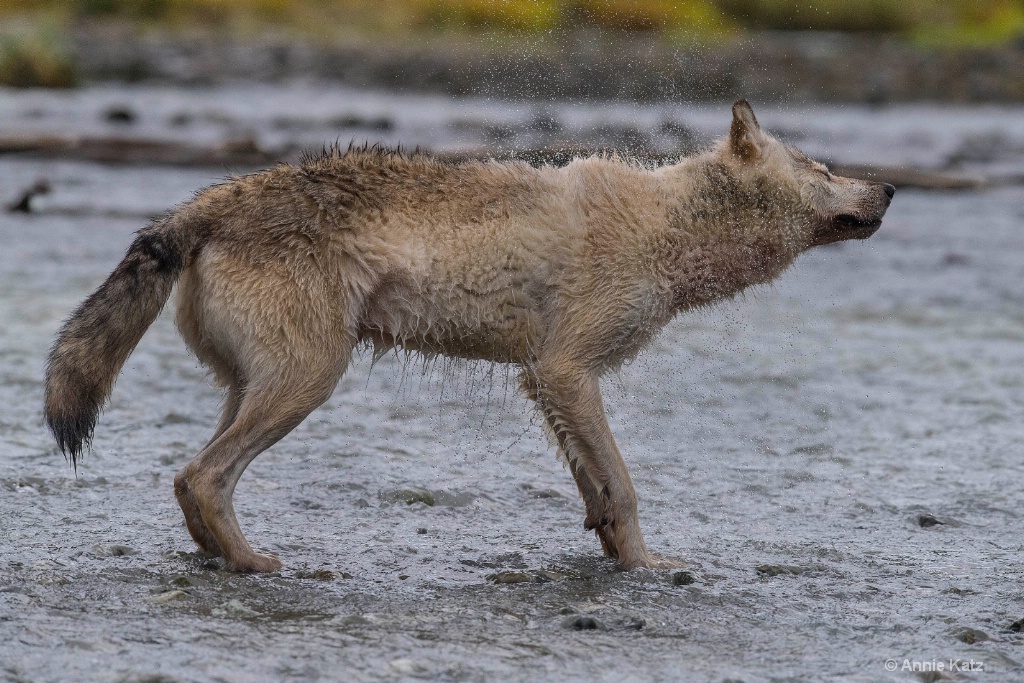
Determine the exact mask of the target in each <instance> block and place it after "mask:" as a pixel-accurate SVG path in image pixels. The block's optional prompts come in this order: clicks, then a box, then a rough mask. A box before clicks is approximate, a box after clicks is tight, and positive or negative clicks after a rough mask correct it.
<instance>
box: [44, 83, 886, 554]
mask: <svg viewBox="0 0 1024 683" xmlns="http://www.w3.org/2000/svg"><path fill="white" fill-rule="evenodd" d="M892 193H893V189H892V187H891V186H888V185H882V184H880V183H870V182H864V181H859V180H851V179H846V178H837V177H834V176H832V175H831V174H829V172H828V170H827V169H826V168H825V167H824V166H821V165H820V164H817V163H815V162H813V161H811V160H810V159H808V158H807V157H806V156H804V155H803V154H801V153H800V152H799V151H797V150H795V149H792V148H790V147H787V146H785V145H783V144H782V143H780V142H778V141H777V140H775V139H774V138H772V137H771V136H769V135H768V134H767V133H765V132H763V131H762V130H761V128H760V126H759V125H758V123H757V120H756V119H755V117H754V113H753V111H752V110H751V109H750V107H749V105H747V103H746V102H744V101H740V102H737V103H736V104H735V105H734V106H733V121H732V126H731V129H730V132H729V135H728V136H727V137H726V138H724V139H723V140H722V141H720V142H719V143H718V144H717V145H716V146H714V147H713V148H712V149H709V150H708V151H706V152H704V153H702V154H699V155H697V156H694V157H689V158H684V159H682V160H680V161H679V163H677V164H675V165H671V166H663V167H660V168H653V169H652V168H643V167H641V166H638V165H634V164H629V163H626V162H624V161H622V160H620V159H618V158H615V157H591V158H588V159H577V160H574V161H573V162H572V163H570V164H569V165H567V166H566V167H564V168H553V167H541V168H532V167H530V166H528V165H526V164H523V163H498V162H494V161H474V162H468V163H458V164H453V163H442V162H440V161H437V160H435V159H432V158H431V157H429V156H426V155H421V154H411V155H405V154H401V153H393V152H388V151H383V150H379V149H350V150H348V151H331V152H328V153H325V154H323V155H322V156H319V157H317V158H311V159H308V160H305V161H304V162H303V163H302V164H301V165H300V166H298V167H293V166H288V165H282V166H279V167H277V168H275V169H272V170H269V171H265V172H262V173H257V174H254V175H250V176H245V177H242V178H238V179H235V180H232V181H230V182H227V183H225V184H222V185H217V186H214V187H210V188H208V189H206V190H203V191H202V192H200V193H199V194H198V195H197V196H196V197H195V198H194V199H193V200H192V201H190V202H188V203H186V204H184V205H182V206H180V207H178V208H177V209H175V210H174V211H173V212H172V213H171V214H170V215H168V216H167V217H165V218H163V219H161V220H158V221H156V222H155V223H154V224H153V225H151V226H149V227H147V228H145V229H143V230H141V231H140V232H139V233H138V236H137V238H136V239H135V241H134V242H133V243H132V245H131V247H130V248H129V249H128V253H127V255H126V256H125V258H124V260H123V261H121V263H120V264H119V265H118V266H117V268H116V269H115V270H114V272H113V273H112V274H111V275H110V277H109V278H107V280H106V282H104V283H103V284H102V285H101V286H100V288H99V289H98V290H96V292H95V293H93V294H92V295H91V296H89V298H88V299H86V300H85V302H84V303H83V304H82V305H81V306H80V307H79V308H78V310H77V311H75V313H74V314H73V315H72V316H71V318H70V319H69V320H68V321H67V323H65V325H64V327H63V328H62V329H61V331H60V333H59V335H58V337H57V340H56V343H55V345H54V347H53V349H52V351H51V354H50V358H49V364H48V369H47V377H46V399H45V401H46V406H45V410H46V420H47V423H48V425H49V427H50V429H51V431H52V432H53V434H54V436H55V438H56V440H57V444H58V446H59V447H60V449H61V451H63V452H64V453H65V454H67V455H70V457H71V460H72V463H77V461H78V459H79V458H80V457H81V455H82V453H83V450H84V449H85V448H87V447H88V445H89V443H90V441H91V438H92V433H93V428H94V426H95V422H96V419H97V416H98V413H99V411H100V409H101V407H102V405H103V403H104V402H105V401H106V399H107V397H108V396H109V395H110V392H111V389H112V387H113V383H114V380H115V378H116V376H117V374H118V372H119V371H120V369H121V367H122V365H123V364H124V362H125V360H126V359H127V358H128V356H129V354H130V353H131V352H132V350H133V349H134V348H135V346H136V344H137V343H138V341H139V339H140V338H141V337H142V335H143V333H144V332H145V331H146V329H147V328H148V327H149V325H150V324H151V323H152V322H153V320H154V319H155V318H156V316H157V315H158V314H159V312H160V310H161V309H162V308H163V306H164V304H165V303H166V301H167V300H168V297H169V296H170V294H171V289H172V287H173V286H174V284H175V283H177V285H178V296H177V309H178V310H177V324H178V327H179V329H180V331H181V334H182V336H183V337H184V339H185V341H186V343H187V344H188V346H189V348H190V349H191V350H192V351H193V352H194V353H195V354H196V356H198V358H199V360H200V361H202V362H203V363H204V364H206V365H207V366H208V367H209V368H210V369H211V370H212V372H213V374H214V376H215V378H216V380H217V381H218V382H219V383H220V384H222V385H223V386H224V387H225V389H226V393H227V396H226V400H225V404H224V409H223V415H222V416H221V419H220V423H219V424H218V426H217V428H216V431H215V433H214V435H213V437H212V438H211V439H210V441H209V443H208V444H207V445H206V446H205V447H204V448H203V449H202V451H200V453H199V454H198V455H197V456H196V458H195V459H194V460H192V461H191V462H190V463H189V464H188V465H187V466H186V467H185V468H184V469H182V470H181V472H179V473H178V475H177V476H176V477H175V480H174V492H175V495H176V496H177V499H178V503H179V504H180V505H181V509H182V511H183V512H184V514H185V521H186V523H187V526H188V530H189V532H190V533H191V535H192V538H193V539H195V542H196V543H197V544H198V545H199V546H200V548H202V549H203V550H205V551H207V552H209V553H213V554H215V555H221V556H223V557H224V560H225V562H226V566H227V567H228V568H229V569H232V570H236V571H268V570H274V569H277V568H279V567H280V566H281V563H280V561H279V560H278V559H277V558H276V557H272V556H267V555H260V554H257V553H255V552H254V551H253V549H252V548H251V547H250V546H249V543H248V542H247V541H246V539H245V537H244V536H243V535H242V531H241V529H240V528H239V525H238V521H237V520H236V518H235V513H234V510H233V507H232V494H233V491H234V488H235V484H236V483H237V481H238V479H239V477H240V476H241V475H242V472H243V471H244V470H245V468H246V466H247V465H248V464H249V463H250V462H251V461H252V460H253V458H255V457H256V456H257V455H259V453H260V452H262V451H263V450H265V449H266V448H268V447H269V446H271V445H272V444H273V443H275V442H276V441H277V440H279V439H280V438H281V437H283V436H284V435H285V434H287V433H288V432H289V431H290V430H291V429H292V428H294V427H295V426H296V425H298V424H299V423H300V422H301V421H302V420H303V419H304V418H305V417H306V416H307V415H308V414H309V413H310V412H311V411H312V410H313V409H314V408H316V407H317V406H319V405H320V404H321V403H323V401H325V400H326V399H327V398H328V397H329V396H330V394H331V392H332V391H333V389H334V387H335V385H336V384H337V382H338V380H339V378H340V377H341V375H342V373H343V372H344V371H345V369H346V368H347V367H348V365H349V362H350V360H351V357H352V353H353V349H354V348H355V347H356V346H357V345H359V344H360V343H361V342H363V343H367V344H369V345H372V347H373V349H374V353H376V354H380V353H383V352H386V351H387V350H388V349H392V348H395V347H400V348H403V349H406V350H413V351H419V352H422V353H424V354H427V355H435V354H441V355H447V356H454V357H460V358H468V359H484V360H489V361H494V362H499V363H510V364H513V365H515V366H517V367H518V368H519V369H520V373H519V381H520V384H521V386H522V388H523V390H524V391H525V393H526V394H527V395H528V396H529V397H530V398H531V399H532V400H533V401H535V402H536V405H537V406H538V408H539V410H540V412H541V413H542V414H543V416H544V420H545V422H546V425H547V427H548V428H549V429H550V431H551V433H553V434H554V436H555V438H556V440H557V443H558V447H559V450H560V453H561V454H562V455H563V456H564V458H565V461H566V463H567V464H568V469H569V471H570V472H571V474H572V476H573V478H574V479H575V481H576V485H577V487H578V488H579V492H580V495H581V497H582V498H583V503H584V506H585V510H586V516H585V519H584V526H585V527H586V528H587V529H593V530H594V531H595V532H596V533H597V536H598V538H599V539H600V542H601V545H602V546H603V548H604V552H605V553H606V554H607V555H609V556H611V557H614V558H617V559H618V561H619V563H620V565H621V566H622V567H623V568H627V569H628V568H633V567H659V566H671V564H672V563H671V562H670V561H665V560H659V559H656V558H655V557H654V556H652V555H651V553H650V552H649V551H648V549H647V546H646V545H645V543H644V538H643V535H642V534H641V532H640V526H639V522H638V518H637V499H636V493H635V491H634V489H633V484H632V482H631V481H630V477H629V473H628V471H627V469H626V463H625V461H624V460H623V458H622V456H621V455H620V453H619V450H618V447H617V446H616V444H615V441H614V439H613V438H612V434H611V431H610V430H609V427H608V423H607V421H606V419H605V412H604V407H603V405H602V402H601V394H600V390H599V384H598V380H599V378H600V376H601V374H602V373H603V372H605V371H606V370H608V369H609V368H614V367H615V366H617V365H618V364H620V363H622V361H623V360H625V359H627V358H629V357H630V356H632V355H634V354H636V353H637V352H638V351H639V350H640V349H642V348H643V347H644V346H645V345H646V344H647V343H648V342H649V341H650V340H651V338H652V336H653V335H654V334H655V333H656V332H658V330H660V329H661V328H662V327H663V326H664V325H665V324H666V323H667V322H668V321H669V320H671V318H672V317H673V316H674V315H675V314H677V313H679V312H681V311H685V310H687V309H692V308H696V307H700V306H705V305H708V304H711V303H713V302H715V301H718V300H721V299H725V298H728V297H731V296H733V295H735V294H737V293H738V292H740V291H742V290H744V289H746V288H747V287H750V286H752V285H757V284H759V283H764V282H768V281H770V280H772V279H773V278H775V277H777V276H778V275H779V274H780V273H781V272H782V271H783V270H784V269H785V268H786V267H787V266H789V265H790V264H791V263H792V262H793V260H794V259H795V258H796V257H797V255H799V254H800V253H801V252H803V251H805V250H806V249H808V248H810V247H812V246H815V245H819V244H825V243H828V242H834V241H837V240H843V239H850V238H865V237H868V236H869V235H871V234H872V233H873V232H874V231H875V230H876V229H877V228H878V226H879V224H880V221H881V218H882V216H883V214H884V213H885V210H886V208H887V207H888V206H889V201H890V198H891V196H892Z"/></svg>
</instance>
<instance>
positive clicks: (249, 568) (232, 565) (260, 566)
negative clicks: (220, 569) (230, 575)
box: [224, 553, 284, 574]
mask: <svg viewBox="0 0 1024 683" xmlns="http://www.w3.org/2000/svg"><path fill="white" fill-rule="evenodd" d="M283 566H284V564H282V563H281V560H279V559H277V558H276V557H273V556H271V555H258V554H256V553H252V554H251V555H246V556H244V557H236V558H232V559H230V560H228V561H227V563H226V564H225V565H224V568H225V569H227V570H228V571H229V572H239V573H242V574H254V573H257V572H276V571H277V570H278V569H280V568H281V567H283Z"/></svg>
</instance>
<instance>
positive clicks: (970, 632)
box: [954, 628, 991, 645]
mask: <svg viewBox="0 0 1024 683" xmlns="http://www.w3.org/2000/svg"><path fill="white" fill-rule="evenodd" d="M954 635H955V636H956V639H957V640H959V641H960V642H961V643H967V644H968V645H974V644H975V643H982V642H984V641H986V640H991V638H989V637H988V634H987V633H985V632H984V631H979V630H978V629H976V628H962V629H960V630H958V631H957V632H956V633H955V634H954Z"/></svg>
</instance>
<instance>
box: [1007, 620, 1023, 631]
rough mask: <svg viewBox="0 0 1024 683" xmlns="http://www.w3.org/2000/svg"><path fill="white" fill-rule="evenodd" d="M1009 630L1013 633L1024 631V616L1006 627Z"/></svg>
mask: <svg viewBox="0 0 1024 683" xmlns="http://www.w3.org/2000/svg"><path fill="white" fill-rule="evenodd" d="M1006 630H1007V631H1010V632H1011V633H1024V618H1022V619H1018V620H1017V621H1015V622H1013V623H1012V624H1010V625H1009V626H1007V627H1006Z"/></svg>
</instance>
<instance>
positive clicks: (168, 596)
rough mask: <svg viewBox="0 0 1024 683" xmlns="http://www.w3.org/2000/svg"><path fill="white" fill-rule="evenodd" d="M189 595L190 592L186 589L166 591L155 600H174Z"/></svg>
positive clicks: (154, 600) (154, 599)
mask: <svg viewBox="0 0 1024 683" xmlns="http://www.w3.org/2000/svg"><path fill="white" fill-rule="evenodd" d="M187 597H188V593H186V592H185V591H179V590H173V591H166V592H164V593H161V594H160V595H158V596H156V597H155V598H153V602H172V601H174V600H182V599H184V598H187Z"/></svg>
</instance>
